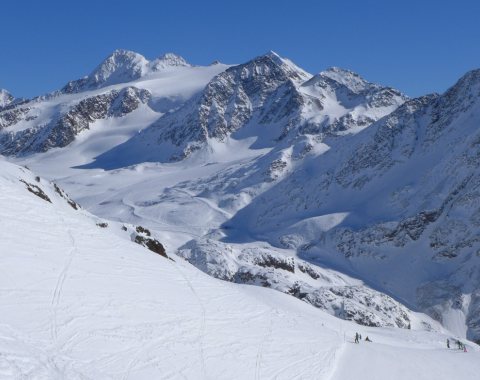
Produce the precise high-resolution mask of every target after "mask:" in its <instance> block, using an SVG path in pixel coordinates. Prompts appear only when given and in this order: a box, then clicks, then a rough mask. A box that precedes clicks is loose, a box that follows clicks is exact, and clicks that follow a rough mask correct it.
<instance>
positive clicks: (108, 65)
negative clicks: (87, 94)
mask: <svg viewBox="0 0 480 380" xmlns="http://www.w3.org/2000/svg"><path fill="white" fill-rule="evenodd" d="M189 66H190V65H189V64H188V63H187V62H186V61H185V59H183V58H182V57H180V56H178V55H175V54H173V53H167V54H165V55H163V56H161V57H159V58H157V59H155V60H153V61H151V62H150V61H148V60H147V59H146V58H145V57H144V56H143V55H141V54H138V53H135V52H133V51H128V50H115V51H114V52H113V53H112V54H111V55H109V56H108V57H107V58H105V60H104V61H103V62H102V63H101V64H100V65H99V66H98V67H97V68H95V70H93V72H92V73H91V74H90V75H88V76H86V77H84V78H82V79H79V80H76V81H71V82H69V83H68V84H67V85H66V86H65V87H64V88H63V89H62V92H64V93H75V92H81V91H86V90H94V89H97V88H100V87H106V86H110V85H113V84H119V83H127V82H131V81H134V80H137V79H139V78H141V77H143V76H145V75H147V74H148V73H151V72H156V71H161V70H166V69H169V68H175V67H189Z"/></svg>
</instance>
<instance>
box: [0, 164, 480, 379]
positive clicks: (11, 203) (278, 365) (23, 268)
mask: <svg viewBox="0 0 480 380" xmlns="http://www.w3.org/2000/svg"><path fill="white" fill-rule="evenodd" d="M0 173H1V174H0V188H1V189H2V191H1V192H0V209H1V210H2V217H1V219H0V223H1V226H0V227H1V228H0V242H1V249H0V268H1V274H2V275H1V276H0V305H1V310H2V313H1V317H0V378H4V379H182V378H183V379H342V380H345V379H354V378H355V379H359V378H360V379H361V378H365V379H385V378H388V379H408V378H416V379H451V378H452V377H455V376H456V377H459V378H461V379H475V378H476V376H477V374H478V373H479V371H480V350H479V349H478V347H477V346H476V345H473V344H470V343H468V342H465V343H466V345H467V349H468V352H467V353H463V352H460V351H458V350H455V349H453V348H452V349H451V350H447V349H446V347H445V340H446V338H447V337H448V336H449V335H444V334H443V333H440V332H428V331H414V330H403V329H387V328H367V327H361V326H358V325H355V324H353V323H351V322H347V321H342V320H339V319H337V318H334V317H332V316H330V315H328V314H326V313H324V312H322V311H321V310H318V309H315V308H313V307H311V306H309V305H307V304H305V303H303V302H301V301H298V300H296V299H295V298H293V297H290V296H287V295H284V294H281V293H279V292H275V291H273V290H270V289H263V288H261V287H251V286H245V285H243V286H242V285H236V284H231V283H228V282H223V281H219V280H217V279H214V278H212V277H209V276H207V275H206V274H204V273H202V272H200V271H199V270H197V269H196V268H194V267H192V266H190V265H189V264H187V263H186V262H184V261H183V260H181V259H179V258H178V257H175V256H173V258H174V259H175V261H173V260H170V259H167V258H165V257H162V256H160V255H156V254H154V253H152V252H150V251H148V250H146V249H144V248H143V247H141V246H139V245H137V244H134V243H132V242H130V241H129V240H130V238H129V236H128V233H126V232H124V231H122V229H121V226H122V225H121V224H118V223H112V222H109V223H108V226H107V227H103V228H102V227H101V226H99V225H98V224H101V222H102V221H101V220H99V219H98V218H97V217H94V216H92V215H90V214H89V213H88V212H86V211H83V210H75V209H73V208H72V207H71V206H70V205H69V204H68V203H67V201H66V199H64V198H62V197H60V196H59V193H57V192H56V191H55V189H54V187H53V186H52V184H50V183H49V182H48V181H45V180H44V179H40V178H38V177H37V178H36V177H35V175H34V174H33V173H31V172H30V171H29V170H27V169H25V168H23V167H19V166H15V165H12V164H9V163H7V162H5V161H0ZM21 181H23V182H21ZM28 185H30V188H31V189H34V190H35V191H36V192H37V193H40V194H41V195H42V194H43V195H42V197H40V196H38V195H35V194H34V193H32V192H30V191H28V190H27V186H28ZM34 186H36V188H34ZM38 189H40V190H41V192H39V190H38ZM45 196H46V197H48V199H49V200H50V202H49V201H47V200H45ZM167 254H170V252H167ZM432 323H434V322H432ZM437 328H438V329H440V328H439V327H438V326H437ZM356 331H358V332H360V333H361V334H362V335H363V336H364V337H365V336H369V337H370V338H371V339H372V340H373V342H372V343H366V342H363V341H362V343H361V344H359V345H356V344H354V343H352V342H353V336H354V333H355V332H356Z"/></svg>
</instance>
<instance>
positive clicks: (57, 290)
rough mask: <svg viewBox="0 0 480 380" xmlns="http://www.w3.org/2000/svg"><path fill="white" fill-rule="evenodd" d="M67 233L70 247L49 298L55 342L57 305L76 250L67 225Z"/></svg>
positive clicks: (63, 220) (52, 334)
mask: <svg viewBox="0 0 480 380" xmlns="http://www.w3.org/2000/svg"><path fill="white" fill-rule="evenodd" d="M61 220H62V223H63V224H64V225H65V219H64V218H63V217H61ZM67 233H68V237H69V239H70V244H71V248H70V251H69V252H68V256H67V259H66V261H65V265H64V267H63V269H62V271H61V272H60V274H59V276H58V278H57V282H56V284H55V288H54V290H53V294H52V300H51V306H52V310H53V318H52V323H51V337H52V340H53V342H54V343H56V342H57V338H58V321H57V315H58V306H59V305H60V300H61V297H62V291H63V286H64V284H65V280H66V279H67V276H68V272H69V270H70V266H71V265H72V261H73V258H74V256H75V253H76V252H77V247H76V244H75V238H74V237H73V234H72V231H71V230H70V229H69V228H68V227H67Z"/></svg>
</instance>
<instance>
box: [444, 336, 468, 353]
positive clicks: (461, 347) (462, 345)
mask: <svg viewBox="0 0 480 380" xmlns="http://www.w3.org/2000/svg"><path fill="white" fill-rule="evenodd" d="M455 344H456V345H457V349H459V350H463V352H467V346H465V345H464V344H463V343H462V342H460V341H459V340H455ZM447 348H450V339H447Z"/></svg>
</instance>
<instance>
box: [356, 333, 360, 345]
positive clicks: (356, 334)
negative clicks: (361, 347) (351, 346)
mask: <svg viewBox="0 0 480 380" xmlns="http://www.w3.org/2000/svg"><path fill="white" fill-rule="evenodd" d="M355 343H359V342H358V333H355Z"/></svg>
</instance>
